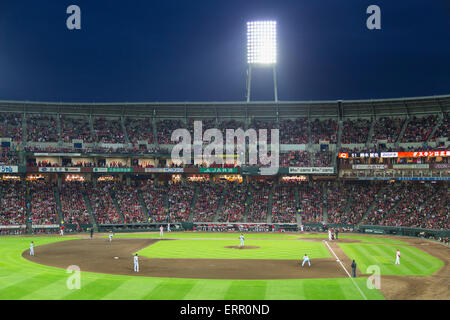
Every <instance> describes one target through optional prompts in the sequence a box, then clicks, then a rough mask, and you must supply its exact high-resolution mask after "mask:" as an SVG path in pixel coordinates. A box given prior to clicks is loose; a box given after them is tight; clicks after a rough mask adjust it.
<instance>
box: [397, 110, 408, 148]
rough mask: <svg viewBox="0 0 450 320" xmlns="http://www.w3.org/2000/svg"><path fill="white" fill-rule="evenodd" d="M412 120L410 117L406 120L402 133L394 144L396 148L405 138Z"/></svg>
mask: <svg viewBox="0 0 450 320" xmlns="http://www.w3.org/2000/svg"><path fill="white" fill-rule="evenodd" d="M410 120H411V119H410V118H409V117H408V118H406V120H405V122H404V123H403V127H402V130H401V131H400V133H399V135H398V137H397V140H396V141H395V144H394V145H395V147H398V144H399V143H401V142H402V139H403V136H404V135H405V131H406V128H407V127H408V124H409V121H410Z"/></svg>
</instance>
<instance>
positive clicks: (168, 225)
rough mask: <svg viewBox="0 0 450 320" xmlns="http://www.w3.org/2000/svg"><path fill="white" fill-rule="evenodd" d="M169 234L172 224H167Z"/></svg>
mask: <svg viewBox="0 0 450 320" xmlns="http://www.w3.org/2000/svg"><path fill="white" fill-rule="evenodd" d="M167 232H170V223H168V224H167Z"/></svg>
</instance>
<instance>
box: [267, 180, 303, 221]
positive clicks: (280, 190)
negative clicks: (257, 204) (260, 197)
mask: <svg viewBox="0 0 450 320" xmlns="http://www.w3.org/2000/svg"><path fill="white" fill-rule="evenodd" d="M296 215H297V204H296V200H295V189H294V188H292V187H287V186H276V187H274V190H273V203H272V222H274V223H297V216H296Z"/></svg>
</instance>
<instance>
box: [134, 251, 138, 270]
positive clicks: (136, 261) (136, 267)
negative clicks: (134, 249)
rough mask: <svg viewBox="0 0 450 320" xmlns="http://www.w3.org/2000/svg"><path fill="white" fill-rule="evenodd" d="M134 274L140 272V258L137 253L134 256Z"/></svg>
mask: <svg viewBox="0 0 450 320" xmlns="http://www.w3.org/2000/svg"><path fill="white" fill-rule="evenodd" d="M134 272H139V258H138V254H137V253H136V255H135V256H134Z"/></svg>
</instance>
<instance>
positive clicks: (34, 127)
mask: <svg viewBox="0 0 450 320" xmlns="http://www.w3.org/2000/svg"><path fill="white" fill-rule="evenodd" d="M27 140H28V141H34V142H58V140H59V134H58V126H57V122H56V119H55V117H54V116H47V115H30V116H28V117H27Z"/></svg>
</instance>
